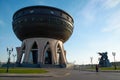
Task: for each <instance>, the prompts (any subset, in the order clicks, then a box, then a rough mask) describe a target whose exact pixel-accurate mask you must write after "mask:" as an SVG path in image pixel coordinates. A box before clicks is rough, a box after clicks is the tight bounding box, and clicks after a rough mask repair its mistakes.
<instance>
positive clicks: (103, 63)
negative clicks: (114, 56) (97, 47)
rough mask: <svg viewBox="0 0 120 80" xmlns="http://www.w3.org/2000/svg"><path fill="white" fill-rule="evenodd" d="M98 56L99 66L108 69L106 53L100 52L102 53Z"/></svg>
mask: <svg viewBox="0 0 120 80" xmlns="http://www.w3.org/2000/svg"><path fill="white" fill-rule="evenodd" d="M98 54H99V55H100V56H101V58H100V60H99V65H100V66H101V67H110V66H111V63H110V61H109V59H108V56H107V52H102V53H100V52H99V53H98Z"/></svg>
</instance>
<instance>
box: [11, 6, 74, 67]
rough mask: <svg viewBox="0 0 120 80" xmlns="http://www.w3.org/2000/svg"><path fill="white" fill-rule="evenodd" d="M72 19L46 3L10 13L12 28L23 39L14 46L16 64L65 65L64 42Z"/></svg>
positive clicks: (69, 33)
mask: <svg viewBox="0 0 120 80" xmlns="http://www.w3.org/2000/svg"><path fill="white" fill-rule="evenodd" d="M73 23H74V21H73V18H72V17H71V16H70V15H69V14H68V13H66V12H65V11H63V10H61V9H58V8H55V7H48V6H29V7H25V8H22V9H20V10H18V11H17V12H15V14H14V15H13V22H12V25H13V31H14V33H15V35H16V36H17V38H18V39H20V40H21V41H22V45H21V47H17V48H16V49H17V64H18V66H35V67H48V66H59V67H66V65H67V59H66V51H65V50H64V46H63V43H64V42H66V41H67V40H68V39H69V37H70V36H71V34H72V33H73Z"/></svg>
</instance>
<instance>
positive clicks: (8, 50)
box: [6, 48, 13, 73]
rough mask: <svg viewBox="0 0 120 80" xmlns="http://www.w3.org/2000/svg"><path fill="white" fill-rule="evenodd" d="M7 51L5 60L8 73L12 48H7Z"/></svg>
mask: <svg viewBox="0 0 120 80" xmlns="http://www.w3.org/2000/svg"><path fill="white" fill-rule="evenodd" d="M7 52H8V61H7V71H6V72H7V73H8V70H9V64H10V55H11V52H13V48H11V49H9V48H7Z"/></svg>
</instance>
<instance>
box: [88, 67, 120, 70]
mask: <svg viewBox="0 0 120 80" xmlns="http://www.w3.org/2000/svg"><path fill="white" fill-rule="evenodd" d="M88 70H95V67H93V68H88ZM99 70H115V68H114V67H99ZM116 70H120V67H117V69H116Z"/></svg>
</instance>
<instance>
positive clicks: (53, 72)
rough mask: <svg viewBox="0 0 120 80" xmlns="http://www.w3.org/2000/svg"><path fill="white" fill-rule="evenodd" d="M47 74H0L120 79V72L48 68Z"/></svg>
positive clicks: (10, 79) (19, 79)
mask: <svg viewBox="0 0 120 80" xmlns="http://www.w3.org/2000/svg"><path fill="white" fill-rule="evenodd" d="M48 70H49V71H50V72H49V73H47V74H21V75H20V74H0V80H120V73H119V72H91V71H79V70H66V69H48Z"/></svg>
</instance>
